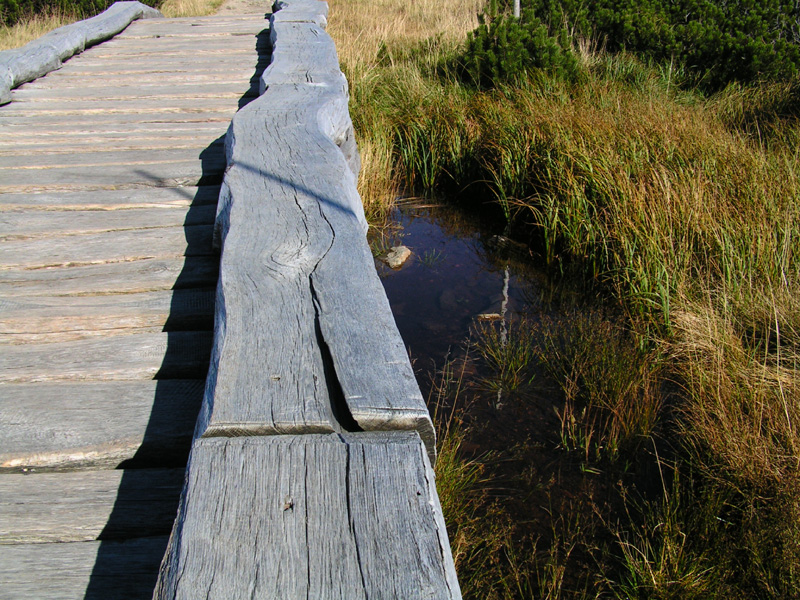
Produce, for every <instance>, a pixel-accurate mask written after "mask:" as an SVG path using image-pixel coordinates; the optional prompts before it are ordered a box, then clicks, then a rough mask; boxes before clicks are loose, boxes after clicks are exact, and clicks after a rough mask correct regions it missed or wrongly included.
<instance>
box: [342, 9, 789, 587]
mask: <svg viewBox="0 0 800 600" xmlns="http://www.w3.org/2000/svg"><path fill="white" fill-rule="evenodd" d="M332 8H333V10H332V14H331V19H330V28H329V30H330V31H331V33H332V34H333V35H334V37H335V39H336V41H337V46H338V48H339V51H340V56H341V57H342V59H343V62H344V70H345V72H346V74H347V75H348V76H349V78H350V84H351V93H352V99H351V101H352V103H353V108H352V114H353V116H354V120H355V124H356V130H357V135H358V140H359V144H360V147H361V148H362V157H363V159H364V169H363V171H362V174H361V182H360V185H361V192H362V196H363V197H364V198H365V203H366V204H367V206H368V208H370V209H371V210H370V214H371V216H372V219H373V221H374V222H380V219H381V218H383V217H384V216H385V215H386V214H387V213H388V212H390V209H388V208H386V207H387V206H390V205H391V203H392V202H393V201H394V199H395V198H396V197H397V190H398V189H399V188H401V187H404V188H405V189H413V190H416V191H417V192H418V193H433V192H435V193H437V194H440V195H446V196H448V197H449V198H451V199H453V200H454V201H456V202H458V203H459V204H462V205H464V204H472V205H473V206H474V205H476V204H477V205H479V206H484V205H485V203H487V202H488V204H489V205H491V206H493V207H494V208H493V209H492V210H493V211H494V212H496V211H498V210H500V211H502V212H504V213H505V215H506V218H507V220H508V223H509V229H508V233H509V235H511V236H512V237H515V238H516V239H517V240H518V241H522V242H524V243H526V244H528V246H529V247H530V248H531V249H532V250H533V251H534V252H535V253H536V255H537V256H538V257H539V258H540V260H541V263H542V265H544V266H545V268H546V269H547V270H548V272H549V274H550V275H551V277H552V279H553V280H554V281H556V282H563V281H573V282H577V288H578V290H579V295H580V296H581V297H582V298H583V307H582V308H581V309H580V310H574V309H573V308H570V307H567V309H565V310H563V311H562V314H561V315H560V316H559V315H555V316H553V317H552V318H547V319H543V318H540V317H538V316H536V315H531V316H530V317H529V320H528V322H527V324H520V325H519V327H518V330H517V333H516V334H514V333H512V332H513V330H512V332H510V333H509V335H508V337H507V338H505V341H503V337H502V336H501V335H500V334H499V333H498V332H496V331H494V332H493V331H492V330H491V329H489V330H486V331H485V332H484V335H483V336H482V337H479V338H476V337H473V342H475V341H478V342H479V343H478V344H477V345H476V346H475V347H474V348H473V350H472V354H471V356H472V360H474V361H475V364H476V365H478V366H479V368H478V367H476V369H477V370H476V371H475V373H474V377H473V372H472V371H471V370H470V368H469V367H468V368H467V369H466V370H465V371H464V377H463V378H460V377H459V376H457V373H460V371H459V369H458V367H457V365H458V362H456V365H455V366H451V367H450V371H449V374H445V375H441V376H440V378H441V380H442V382H443V383H442V385H441V387H442V389H443V392H442V399H441V401H440V403H439V406H440V407H441V408H440V411H439V413H438V415H437V422H438V423H439V425H440V428H441V433H442V435H441V436H440V439H441V440H442V451H441V457H442V458H441V459H440V461H439V466H438V467H437V470H438V475H437V477H438V486H439V489H440V494H441V497H442V501H443V506H444V508H445V512H446V515H447V519H448V524H449V528H450V533H451V536H452V538H453V539H452V543H453V547H454V554H455V556H456V560H457V568H458V570H459V576H460V578H461V582H462V586H463V588H464V592H465V596H467V597H474V598H506V597H508V598H516V597H518V598H539V597H548V598H595V597H616V598H721V599H722V598H725V599H727V598H786V599H792V598H797V590H798V589H800V581H798V576H799V575H798V574H800V502H798V500H797V499H798V497H800V495H798V488H800V471H799V470H798V465H799V464H800V458H798V457H800V433H799V431H800V430H798V429H797V423H798V420H799V419H800V394H798V390H800V371H798V369H797V365H798V359H800V352H799V351H800V336H799V335H798V334H799V332H800V303H798V301H797V300H796V298H798V297H800V289H798V283H799V282H800V246H798V244H800V232H798V230H797V223H800V214H799V213H800V204H799V203H798V201H797V199H798V198H800V193H798V190H800V163H799V162H798V161H799V159H798V155H797V152H796V148H797V141H798V140H799V139H800V133H799V132H800V129H798V126H799V124H800V120H799V118H800V114H798V110H797V107H798V102H797V98H798V92H799V91H800V84H798V81H797V80H796V79H792V80H788V81H778V82H773V83H755V84H748V85H744V84H737V83H732V84H730V85H728V86H727V87H724V88H723V89H721V90H720V91H718V92H716V93H714V94H709V93H707V92H703V91H700V90H697V89H694V88H692V87H691V86H685V85H684V82H685V81H686V80H683V81H682V77H681V71H680V69H678V68H673V66H672V65H648V64H646V63H644V62H642V61H641V60H639V59H638V58H636V57H635V56H631V55H627V54H624V53H623V54H615V55H611V54H607V53H605V52H602V51H600V50H598V49H597V48H598V44H592V43H591V41H586V40H573V47H572V48H573V49H572V50H570V51H571V52H574V53H575V54H576V56H577V63H576V64H577V65H578V72H577V74H574V75H575V77H574V78H572V79H565V78H562V77H560V76H553V75H551V74H549V73H546V72H545V73H541V72H540V73H536V74H534V75H532V76H531V77H528V78H524V79H521V80H518V81H516V82H515V83H514V84H505V85H499V86H497V87H495V88H494V89H489V90H476V89H472V88H469V87H468V86H465V85H463V84H462V83H461V82H460V81H459V80H458V77H457V69H456V70H455V71H454V70H452V69H451V68H450V67H448V65H452V64H453V61H454V60H456V61H457V59H458V56H459V52H462V51H463V47H464V40H465V38H466V34H467V32H468V31H469V30H470V29H471V28H473V27H474V26H475V21H474V17H473V15H474V13H473V12H471V11H470V10H469V6H468V5H467V3H453V4H452V5H450V4H448V5H447V6H442V5H441V3H433V2H431V3H427V2H420V3H414V4H413V5H408V4H403V3H399V2H392V0H384V1H383V2H374V3H373V2H356V1H351V2H347V3H343V2H333V3H332ZM358 32H369V35H366V34H363V33H362V34H358ZM514 335H517V338H516V341H515V338H514ZM468 364H469V363H468ZM531 365H533V366H532V367H531ZM526 369H529V370H528V371H526ZM530 374H532V375H533V376H534V380H533V385H532V386H531V385H529V383H530V376H529V375H530ZM467 375H469V377H467ZM467 379H474V380H475V381H474V383H473V382H471V381H470V382H468V381H467ZM498 387H500V388H501V389H503V390H504V393H503V397H504V398H505V399H506V400H505V401H504V407H503V409H502V410H503V411H507V412H505V414H506V415H509V416H507V417H505V416H502V415H501V416H499V417H498V418H499V419H501V421H502V420H505V422H503V423H502V428H501V429H498V430H492V429H489V427H488V423H489V421H490V419H489V418H488V416H485V415H491V414H493V413H492V410H493V409H492V408H491V403H492V402H493V398H494V397H495V395H496V394H495V395H493V394H494V393H495V392H496V389H497V388H498ZM483 388H488V389H483ZM512 388H513V389H512ZM537 395H538V396H540V397H541V396H544V397H548V396H549V397H550V402H551V407H553V408H552V411H553V412H552V414H549V413H548V411H547V409H546V408H545V407H546V404H542V406H541V407H539V408H535V407H536V406H537V403H538V402H539V400H537V399H536V398H537ZM454 397H457V398H458V400H457V401H455V400H453V398H454ZM481 403H483V404H481ZM453 404H455V406H456V410H455V413H451V412H450V411H449V410H448V408H447V407H448V406H451V405H453ZM464 406H472V407H473V409H471V410H472V412H470V411H469V410H468V411H466V412H465V411H464V410H463V407H464ZM458 407H462V409H459V408H458ZM475 407H478V408H475ZM481 407H482V408H481ZM451 414H453V417H452V418H450V416H449V415H451ZM553 415H555V420H554V418H553ZM443 417H444V418H443ZM538 427H542V428H549V429H548V430H547V431H544V432H539V433H538V434H536V433H533V432H534V431H536V428H538ZM528 428H530V429H528ZM526 430H528V432H529V436H528V437H527V438H526V436H524V433H525V431H526ZM512 434H513V435H515V436H516V435H517V434H518V435H519V437H518V438H517V437H515V438H514V439H511V435H512ZM526 439H527V440H528V441H526ZM485 450H492V451H493V453H489V454H482V453H483V452H484V451H485ZM537 540H538V541H537ZM534 542H536V543H534Z"/></svg>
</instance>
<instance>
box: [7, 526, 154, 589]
mask: <svg viewBox="0 0 800 600" xmlns="http://www.w3.org/2000/svg"><path fill="white" fill-rule="evenodd" d="M166 543H167V538H166V537H161V536H157V537H147V538H137V539H133V540H127V541H113V540H111V541H105V542H71V543H64V544H20V545H16V546H0V564H2V565H3V568H2V570H0V598H1V599H3V600H20V599H21V598H47V599H48V600H147V599H149V598H150V597H151V596H152V593H153V587H154V585H155V582H156V577H157V575H158V564H159V561H160V560H161V557H162V556H163V554H164V547H165V546H166Z"/></svg>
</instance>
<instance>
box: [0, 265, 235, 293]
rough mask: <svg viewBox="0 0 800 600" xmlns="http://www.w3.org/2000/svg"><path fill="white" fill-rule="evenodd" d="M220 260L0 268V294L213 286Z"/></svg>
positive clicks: (118, 291)
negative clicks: (28, 268) (30, 268)
mask: <svg viewBox="0 0 800 600" xmlns="http://www.w3.org/2000/svg"><path fill="white" fill-rule="evenodd" d="M218 274H219V263H218V261H217V260H216V257H214V256H196V257H186V258H165V259H144V260H136V261H133V262H124V263H108V264H99V265H86V266H83V267H66V268H62V267H58V268H51V269H34V270H19V269H8V270H0V297H4V298H12V297H16V296H20V295H27V294H33V295H43V294H53V295H64V296H79V295H85V294H124V293H134V292H148V291H155V290H168V289H172V288H193V287H201V286H214V285H216V283H217V277H218Z"/></svg>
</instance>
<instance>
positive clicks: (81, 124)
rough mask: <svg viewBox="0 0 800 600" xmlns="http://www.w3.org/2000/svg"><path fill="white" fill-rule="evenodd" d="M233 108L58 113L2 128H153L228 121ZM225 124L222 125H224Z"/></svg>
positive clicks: (12, 122) (10, 121) (10, 122)
mask: <svg viewBox="0 0 800 600" xmlns="http://www.w3.org/2000/svg"><path fill="white" fill-rule="evenodd" d="M231 112H232V111H231V110H230V109H227V110H215V111H211V110H207V111H201V110H198V109H197V108H193V109H186V110H178V109H176V110H173V111H168V110H162V111H160V112H155V113H148V114H145V115H140V114H130V113H122V114H118V113H109V114H97V115H75V116H74V118H71V119H70V120H69V122H65V121H64V119H63V118H61V117H59V116H55V115H39V116H36V117H33V116H31V117H29V118H28V119H8V120H4V122H3V128H4V129H5V128H9V129H8V130H9V131H12V130H20V129H22V130H25V131H31V130H35V129H40V128H44V127H46V128H47V129H48V130H51V131H55V130H57V129H58V128H67V129H72V130H74V129H78V128H83V129H86V128H87V127H92V128H96V129H97V130H99V131H104V130H118V129H119V128H120V127H128V126H130V127H132V128H135V129H141V128H143V127H144V128H146V129H149V128H152V127H153V126H156V125H158V124H163V123H169V124H172V125H173V126H174V125H185V124H187V123H224V124H225V125H227V124H228V123H229V122H230V119H231ZM225 125H223V128H224V127H225Z"/></svg>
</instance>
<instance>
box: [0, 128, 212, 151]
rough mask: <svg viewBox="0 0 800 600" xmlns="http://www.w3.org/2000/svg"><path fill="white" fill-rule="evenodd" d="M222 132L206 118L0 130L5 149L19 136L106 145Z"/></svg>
mask: <svg viewBox="0 0 800 600" xmlns="http://www.w3.org/2000/svg"><path fill="white" fill-rule="evenodd" d="M220 129H222V131H221V133H222V134H223V135H224V133H225V131H224V130H225V127H222V128H220V125H219V122H217V121H208V122H198V123H191V124H186V123H169V122H165V123H139V124H138V125H136V126H134V124H133V123H130V124H128V125H113V124H108V125H107V126H105V127H95V128H92V129H91V130H87V129H83V128H79V127H76V126H74V125H70V124H67V125H65V124H63V123H62V124H60V125H51V126H49V127H41V126H40V127H32V128H27V129H23V128H22V127H21V123H19V122H17V124H16V127H13V126H12V127H11V130H12V131H9V130H7V129H5V128H4V129H3V131H0V148H2V149H3V150H4V151H8V150H10V149H11V148H12V146H13V143H14V141H15V140H17V139H19V140H20V143H21V144H27V145H29V146H30V147H34V146H35V145H37V144H38V145H40V146H44V147H52V146H53V145H54V142H56V143H63V144H71V143H73V142H74V143H76V144H86V143H93V142H94V141H95V139H100V140H103V141H106V142H107V143H109V144H114V143H118V142H125V141H130V140H147V139H154V140H159V139H168V140H169V139H175V140H184V139H186V138H194V139H195V140H198V139H199V138H201V137H205V139H209V140H213V139H214V135H215V134H216V135H220Z"/></svg>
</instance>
